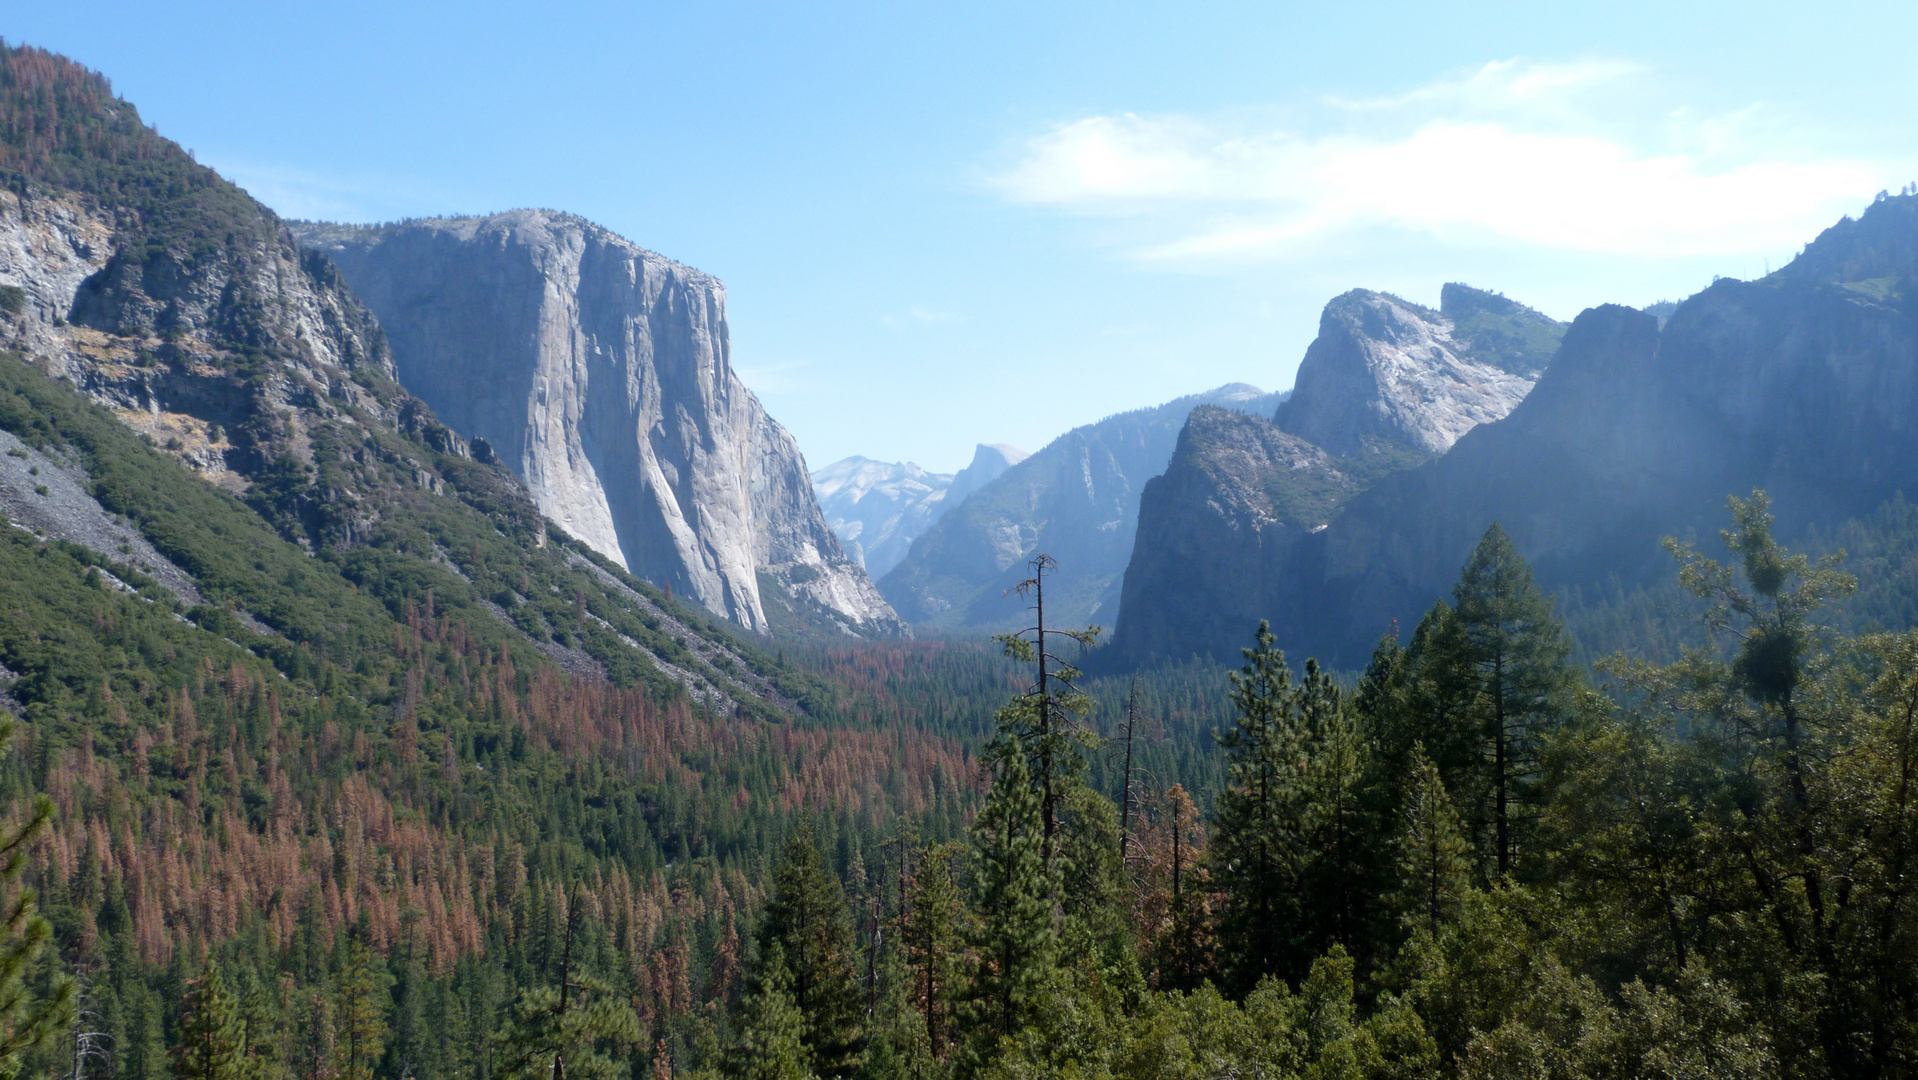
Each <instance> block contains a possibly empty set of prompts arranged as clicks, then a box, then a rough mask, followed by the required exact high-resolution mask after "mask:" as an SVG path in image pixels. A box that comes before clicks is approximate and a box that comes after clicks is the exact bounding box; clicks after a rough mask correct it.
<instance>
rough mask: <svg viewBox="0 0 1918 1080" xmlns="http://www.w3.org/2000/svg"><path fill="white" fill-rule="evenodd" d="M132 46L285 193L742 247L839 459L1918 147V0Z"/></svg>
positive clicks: (936, 462) (775, 356) (769, 339)
mask: <svg viewBox="0 0 1918 1080" xmlns="http://www.w3.org/2000/svg"><path fill="white" fill-rule="evenodd" d="M0 34H4V35H5V37H6V38H7V40H8V41H10V42H26V43H30V44H35V45H40V46H43V47H46V48H51V49H54V50H57V51H59V52H63V53H66V54H68V55H70V56H73V57H74V58H76V59H78V60H80V61H81V62H83V63H85V64H87V65H89V66H91V67H95V68H98V69H100V70H101V71H104V72H105V73H106V74H107V75H108V76H109V77H110V78H112V80H113V83H114V87H115V88H116V89H117V90H118V91H119V92H120V93H121V94H123V95H124V96H126V97H127V98H128V99H130V100H131V101H133V102H134V103H135V104H137V105H138V106H139V107H140V109H141V112H142V115H144V116H145V117H146V119H147V120H148V121H149V122H151V123H154V124H156V125H157V126H158V127H159V130H160V131H161V133H162V134H164V135H167V136H169V137H171V138H174V139H176V140H178V141H180V142H181V143H183V144H185V145H186V146H188V147H190V148H192V149H194V150H195V151H196V152H197V153H198V155H199V158H200V160H201V161H203V162H207V163H209V164H211V165H213V166H214V167H215V168H217V169H219V170H220V171H221V172H222V173H223V174H225V175H227V176H230V177H232V178H234V179H236V180H238V181H239V182H240V183H241V184H242V185H244V186H245V187H246V188H247V189H248V190H250V191H251V192H252V193H253V194H254V195H256V196H258V197H259V198H260V199H261V200H262V201H264V202H266V203H267V204H268V205H270V206H272V207H273V208H275V209H276V210H278V211H280V212H281V213H282V214H284V215H287V216H295V217H323V218H331V219H338V220H352V221H367V220H385V219H392V218H398V217H406V216H425V215H432V214H442V213H449V212H452V213H461V212H484V211H493V210H504V209H508V208H511V207H517V206H547V207H555V208H558V209H564V210H571V211H575V212H577V213H580V214H583V215H585V216H587V217H589V218H592V219H594V220H596V221H599V222H601V223H603V224H605V225H607V226H609V227H611V228H613V229H614V230H616V231H618V232H620V233H622V234H624V235H626V236H628V237H630V238H632V239H633V240H635V241H637V242H638V243H640V244H642V245H644V246H646V247H649V248H652V249H654V250H656V251H659V252H661V253H663V254H665V255H667V256H670V257H672V258H675V259H678V260H680V261H682V262H686V263H690V264H691V265H694V266H697V267H699V268H700V269H702V270H706V271H708V272H711V273H714V274H717V275H719V276H720V277H721V278H723V279H724V280H725V281H726V284H727V289H728V299H729V305H730V314H731V320H732V333H733V337H732V341H733V360H734V363H735V365H736V366H737V368H738V369H739V371H740V372H741V374H742V375H743V376H744V377H745V379H746V382H747V384H748V385H749V386H751V387H752V388H753V389H754V390H755V391H757V392H758V393H759V395H760V397H761V398H762V399H763V400H764V401H765V402H766V405H767V407H768V409H769V410H770V411H771V412H772V414H773V415H774V416H775V417H777V418H778V419H779V420H780V421H782V422H783V423H784V424H785V425H786V426H787V427H788V428H790V429H791V430H792V431H793V433H794V434H795V435H796V436H797V437H798V439H799V443H800V446H801V448H802V449H803V450H804V451H805V452H806V455H807V458H808V460H809V461H810V462H811V463H812V464H814V465H815V466H819V465H824V464H826V463H829V462H831V461H834V460H836V459H838V458H841V457H844V456H846V455H849V454H855V453H857V454H865V455H867V456H870V457H876V458H882V459H887V460H901V459H910V460H913V461H917V462H919V463H920V464H922V465H924V466H926V467H928V468H933V469H938V470H946V471H950V470H952V469H956V468H958V467H959V466H961V465H963V464H964V463H965V462H966V460H967V459H968V458H969V457H970V454H971V448H972V446H973V444H974V443H975V442H1011V443H1015V444H1018V445H1020V446H1023V447H1025V448H1027V449H1029V450H1030V449H1036V448H1038V446H1040V445H1041V444H1043V443H1044V442H1046V441H1047V440H1048V439H1050V438H1052V437H1054V436H1056V435H1058V434H1059V433H1060V432H1062V431H1064V430H1066V429H1067V428H1070V427H1072V426H1074V425H1077V424H1081V423H1085V422H1087V421H1090V420H1094V419H1097V418H1098V417H1100V416H1104V415H1107V414H1109V413H1112V412H1117V411H1120V410H1123V409H1129V408H1135V407H1138V406H1143V405H1150V404H1155V403H1157V402H1160V401H1164V400H1167V399H1169V398H1172V397H1176V396H1178V395H1180V394H1184V393H1191V392H1194V391H1198V390H1203V389H1207V388H1209V387H1212V386H1216V385H1218V384H1220V383H1225V382H1231V381H1244V382H1251V383H1256V384H1257V385H1259V386H1261V387H1264V388H1265V389H1268V390H1276V389H1281V388H1284V387H1286V386H1289V385H1291V382H1292V375H1293V371H1294V369H1295V368H1296V367H1297V365H1298V361H1299V357H1300V355H1301V354H1302V353H1303V351H1304V349H1305V346H1306V344H1307V343H1308V342H1309V341H1310V340H1311V338H1312V335H1313V333H1314V332H1315V329H1316V326H1317V321H1318V312H1319V309H1320V307H1321V306H1323V304H1324V303H1325V301H1326V300H1327V299H1329V298H1331V297H1332V296H1334V295H1336V294H1338V293H1340V292H1343V291H1344V290H1346V289H1348V288H1353V287H1355V286H1364V287H1368V288H1376V289H1385V290H1389V291H1391V292H1395V293H1398V294H1400V295H1401V296H1404V297H1406V298H1408V299H1411V300H1415V301H1418V302H1422V303H1427V304H1436V303H1437V301H1438V291H1439V286H1440V285H1441V284H1442V283H1444V282H1446V281H1453V280H1457V281H1465V282H1467V283H1470V284H1472V285H1476V286H1479V287H1481V288H1490V289H1496V290H1499V291H1502V292H1504V293H1506V294H1507V295H1509V296H1512V297H1514V298H1516V299H1519V300H1522V301H1524V302H1526V303H1529V304H1532V305H1534V306H1536V307H1539V308H1541V309H1542V310H1544V311H1546V312H1547V313H1549V314H1551V315H1554V316H1556V317H1559V318H1566V319H1569V318H1571V317H1572V316H1573V315H1575V314H1577V312H1578V311H1579V310H1580V309H1582V308H1585V307H1588V306H1591V305H1593V304H1598V303H1604V302H1607V301H1615V302H1621V303H1628V304H1634V305H1639V304H1645V303H1650V302H1652V301H1655V300H1659V299H1664V298H1679V297H1683V296H1685V295H1688V294H1689V293H1691V292H1694V291H1696V290H1697V289H1699V288H1701V287H1703V286H1704V285H1706V284H1709V283H1710V281H1711V279H1712V276H1713V275H1726V276H1733V277H1756V276H1758V275H1760V274H1763V273H1764V272H1765V269H1766V267H1767V266H1771V267H1776V266H1778V265H1780V264H1781V263H1782V262H1784V261H1785V260H1787V259H1789V258H1790V257H1791V255H1792V254H1793V253H1794V252H1795V251H1796V250H1797V249H1798V248H1799V247H1800V246H1802V244H1803V243H1804V242H1805V241H1807V240H1809V239H1811V237H1812V236H1814V235H1815V234H1816V233H1817V231H1818V230H1819V229H1821V228H1823V227H1824V226H1825V225H1828V224H1829V223H1830V222H1832V221H1834V220H1836V219H1837V218H1838V217H1839V216H1840V215H1841V214H1844V213H1856V212H1857V211H1858V210H1859V209H1860V208H1862V207H1863V206H1864V205H1865V204H1866V203H1867V202H1868V201H1869V200H1870V198H1871V196H1872V195H1873V194H1874V193H1876V192H1877V191H1879V190H1880V189H1896V188H1897V187H1899V186H1901V185H1903V184H1904V183H1906V182H1908V181H1911V180H1918V51H1915V50H1914V49H1913V48H1912V42H1914V41H1918V5H1909V4H1875V5H1864V4H1858V5H1847V4H1837V3H1823V4H1816V5H1814V4H1806V3H1802V2H1800V3H1791V4H1761V3H1751V2H1747V3H1739V4H1709V5H1706V4H1700V5H1691V6H1681V5H1675V4H1672V3H1669V2H1667V3H1646V4H1631V3H1608V4H1603V5H1598V4H1593V5H1581V6H1580V7H1578V8H1573V7H1571V6H1561V5H1554V4H1548V3H1541V2H1539V0H1531V2H1527V3H1522V4H1510V5H1502V4H1489V3H1473V4H1437V3H1429V2H1428V3H1424V4H1416V5H1410V4H1408V5H1387V4H1378V5H1362V4H1342V5H1333V4H1311V5H1306V4H1298V5H1291V4H1238V5H1229V4H1218V5H1199V4H1184V3H1181V4H1165V5H1154V6H1132V5H1125V4H1118V3H1111V2H1107V3H1099V4H1083V5H1067V4H1051V5H1036V4H1031V3H1022V4H1008V5H990V4H984V3H970V4H945V5H924V4H901V3H892V4H883V5H872V6H866V7H861V6H851V5H823V4H804V5H802V4H791V5H764V6H758V5H737V4H721V3H713V2H703V3H688V4H674V5H660V4H621V5H614V4H606V5H564V4H554V3H547V4H540V5H521V6H513V5H496V4H484V3H472V2H467V3H460V4H444V5H441V4H406V3H396V2H385V3H379V4H307V5H292V4H284V5H280V4H275V5H264V4H253V3H249V4H192V3H153V2H151V0H149V2H146V3H139V4H123V3H112V2H101V0H89V2H87V3H76V2H73V0H54V2H41V0H10V2H9V3H8V4H6V5H5V7H4V8H0Z"/></svg>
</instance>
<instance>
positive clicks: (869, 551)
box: [812, 443, 1028, 578]
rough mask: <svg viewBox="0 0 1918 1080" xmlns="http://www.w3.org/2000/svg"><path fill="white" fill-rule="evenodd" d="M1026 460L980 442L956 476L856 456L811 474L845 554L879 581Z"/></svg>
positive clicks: (1000, 445) (1002, 445)
mask: <svg viewBox="0 0 1918 1080" xmlns="http://www.w3.org/2000/svg"><path fill="white" fill-rule="evenodd" d="M1027 456H1028V455H1027V454H1026V452H1025V451H1024V450H1021V449H1019V448H1018V447H1016V446H1008V445H1006V444H1005V443H994V444H992V445H987V444H985V443H980V444H979V446H978V448H977V449H976V450H974V451H973V455H972V462H971V464H969V465H967V466H966V467H965V468H963V469H961V470H959V471H958V472H957V473H929V472H927V471H926V470H924V469H922V468H920V467H919V466H917V465H915V464H913V463H912V462H910V461H904V462H888V461H874V460H873V459H871V458H868V457H857V456H855V457H849V458H845V459H843V460H840V461H835V462H833V463H832V464H831V465H828V466H826V467H825V468H823V469H820V470H818V471H816V472H814V473H813V474H812V488H813V494H814V495H816V496H818V498H819V509H820V510H821V511H822V512H824V513H825V515H826V524H827V525H829V526H831V527H832V531H833V535H835V536H837V537H839V542H840V543H841V544H843V545H844V546H845V549H846V554H847V555H849V556H851V557H852V558H853V559H855V560H857V561H858V563H859V565H861V566H863V567H865V568H866V572H867V573H868V574H871V575H872V576H873V577H875V578H879V577H884V576H885V574H886V571H888V570H891V569H892V568H893V567H894V566H897V565H898V564H899V561H900V560H901V559H903V558H905V557H906V551H907V549H909V548H910V547H911V546H912V542H913V540H915V539H916V538H918V536H919V535H920V534H921V533H923V532H925V531H926V530H927V529H928V528H930V527H931V525H932V523H933V522H934V521H937V520H938V519H939V516H940V515H941V514H943V513H945V512H946V511H947V510H950V509H952V508H953V507H955V506H957V505H959V504H960V503H962V502H964V501H965V500H966V496H968V495H971V494H972V493H973V492H975V491H977V490H979V489H980V488H982V487H984V486H985V485H986V484H988V483H990V482H992V481H993V480H996V479H998V478H999V476H1000V475H1001V474H1003V473H1004V472H1005V471H1006V470H1007V469H1010V468H1012V467H1013V466H1014V465H1016V464H1018V463H1019V462H1021V461H1024V460H1025V459H1026V457H1027Z"/></svg>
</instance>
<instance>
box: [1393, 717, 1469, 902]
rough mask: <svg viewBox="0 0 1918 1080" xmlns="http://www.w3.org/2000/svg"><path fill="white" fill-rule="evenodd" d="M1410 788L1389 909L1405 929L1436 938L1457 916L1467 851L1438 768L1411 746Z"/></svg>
mask: <svg viewBox="0 0 1918 1080" xmlns="http://www.w3.org/2000/svg"><path fill="white" fill-rule="evenodd" d="M1411 772H1412V777H1411V783H1410V784H1409V786H1408V790H1407V792H1406V797H1405V809H1404V811H1403V812H1402V813H1401V814H1400V817H1399V829H1398V835H1397V836H1396V837H1395V838H1394V846H1395V847H1396V848H1397V856H1398V858H1397V864H1398V865H1397V870H1398V888H1397V891H1396V892H1395V893H1394V894H1393V906H1394V907H1395V908H1397V909H1398V912H1399V918H1400V921H1401V922H1402V923H1403V924H1404V925H1406V926H1407V927H1422V928H1424V929H1425V930H1426V931H1427V932H1429V933H1434V934H1436V933H1437V932H1438V928H1439V927H1440V925H1442V924H1444V923H1446V922H1449V921H1450V920H1451V919H1452V918H1453V916H1454V915H1455V913H1456V912H1457V910H1458V905H1459V901H1460V898H1461V897H1462V896H1463V895H1464V893H1465V890H1466V889H1468V888H1469V887H1470V880H1471V877H1470V875H1471V861H1470V851H1471V848H1470V846H1469V845H1467V844H1466V842H1465V838H1464V837H1463V836H1461V835H1460V833H1459V822H1458V811H1457V810H1455V809H1454V808H1453V807H1452V798H1451V796H1450V795H1448V794H1446V791H1445V781H1444V780H1443V779H1441V778H1440V777H1439V771H1438V766H1437V765H1434V764H1432V761H1431V759H1430V758H1428V757H1426V756H1425V747H1424V746H1422V745H1420V746H1414V747H1413V756H1412V766H1411Z"/></svg>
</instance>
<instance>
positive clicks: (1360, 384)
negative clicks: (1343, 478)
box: [1276, 284, 1565, 457]
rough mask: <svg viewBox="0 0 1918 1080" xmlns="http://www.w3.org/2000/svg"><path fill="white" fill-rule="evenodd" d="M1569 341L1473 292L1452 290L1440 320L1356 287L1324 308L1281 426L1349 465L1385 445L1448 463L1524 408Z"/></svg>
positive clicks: (1503, 302) (1504, 303)
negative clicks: (1468, 439)
mask: <svg viewBox="0 0 1918 1080" xmlns="http://www.w3.org/2000/svg"><path fill="white" fill-rule="evenodd" d="M1564 332H1565V327H1564V325H1563V324H1561V323H1557V322H1554V321H1552V320H1551V319H1548V318H1546V317H1545V316H1543V315H1540V314H1539V313H1538V312H1535V311H1533V310H1531V309H1530V308H1527V307H1524V306H1522V305H1520V304H1517V303H1514V302H1513V301H1510V300H1507V299H1505V298H1504V297H1501V296H1497V295H1496V294H1493V293H1486V292H1481V291H1479V290H1477V289H1471V288H1468V287H1466V286H1463V285H1458V284H1450V285H1447V286H1445V289H1444V291H1443V292H1442V294H1441V303H1440V310H1438V311H1433V310H1431V309H1430V308H1424V307H1420V306H1419V305H1417V304H1413V303H1409V302H1407V301H1404V300H1401V299H1399V298H1398V297H1396V296H1392V295H1390V294H1388V293H1379V292H1371V291H1369V290H1366V289H1354V290H1352V291H1351V292H1348V293H1346V294H1345V295H1343V296H1340V297H1337V298H1336V299H1334V300H1333V301H1332V302H1331V303H1329V304H1327V305H1325V312H1324V314H1323V315H1321V316H1320V318H1319V335H1318V337H1317V338H1316V339H1314V340H1313V342H1312V344H1311V346H1310V347H1309V348H1308V349H1307V350H1306V352H1305V359H1304V360H1302V361H1301V362H1300V363H1299V374H1298V378H1297V381H1296V382H1295V383H1294V384H1293V387H1292V396H1291V397H1290V398H1289V399H1287V400H1286V402H1285V404H1283V405H1281V406H1279V409H1278V415H1277V417H1276V421H1277V423H1278V425H1279V427H1281V428H1283V429H1285V430H1286V431H1288V432H1291V433H1292V434H1294V435H1297V436H1299V437H1300V438H1302V439H1305V440H1307V441H1308V442H1312V443H1316V444H1318V445H1319V446H1320V447H1323V448H1324V449H1325V450H1327V451H1329V452H1331V453H1333V454H1335V455H1338V456H1340V457H1354V456H1357V455H1360V454H1363V453H1365V452H1366V450H1367V449H1368V448H1369V447H1372V446H1374V445H1375V444H1378V443H1381V442H1382V443H1387V444H1391V445H1393V446H1397V447H1401V448H1404V449H1407V450H1411V451H1414V452H1418V453H1427V454H1442V453H1444V452H1445V451H1446V450H1448V449H1450V448H1451V446H1452V444H1453V443H1455V442H1457V441H1458V438H1459V436H1461V435H1463V434H1465V433H1466V432H1467V431H1470V430H1471V429H1472V428H1474V427H1477V426H1478V425H1479V424H1483V423H1487V422H1489V421H1492V420H1497V419H1499V418H1500V417H1502V416H1504V415H1505V414H1507V413H1509V412H1511V411H1512V409H1513V407H1514V406H1516V405H1517V404H1518V403H1519V402H1520V401H1523V400H1524V399H1525V395H1526V394H1527V393H1529V392H1530V391H1531V389H1532V382H1533V380H1534V379H1536V378H1537V376H1538V372H1539V371H1540V370H1541V369H1543V368H1544V367H1545V364H1546V362H1547V361H1549V360H1550V357H1551V350H1552V349H1553V348H1555V347H1556V346H1557V344H1558V338H1559V337H1560V336H1561V335H1562V334H1563V333H1564Z"/></svg>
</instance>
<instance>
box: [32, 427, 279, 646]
mask: <svg viewBox="0 0 1918 1080" xmlns="http://www.w3.org/2000/svg"><path fill="white" fill-rule="evenodd" d="M0 513H4V514H5V515H6V517H7V520H8V521H10V522H12V523H13V524H14V525H16V526H19V527H22V528H25V529H28V530H31V531H32V532H34V533H36V534H38V535H40V536H46V537H51V538H53V539H57V540H65V541H67V542H68V543H70V544H78V545H80V546H81V547H84V548H87V549H89V550H91V551H93V552H95V553H96V554H99V555H103V556H105V557H106V558H107V559H109V560H111V561H113V562H116V563H126V564H128V565H130V566H132V567H133V569H135V570H138V571H140V572H141V573H143V574H145V575H147V576H148V577H150V578H152V579H154V580H155V581H158V582H159V583H160V584H161V585H164V586H166V588H167V590H168V591H169V592H171V593H173V595H174V596H176V597H179V599H180V602H181V603H184V604H186V605H187V606H189V607H196V606H198V605H200V604H203V603H205V601H204V600H202V599H201V597H200V590H199V587H198V586H196V585H195V584H194V583H193V577H192V575H190V574H188V573H187V572H186V571H184V570H182V569H180V568H179V567H178V566H176V565H174V563H173V560H171V559H169V558H167V557H166V556H165V555H162V554H160V553H159V552H158V551H156V550H155V549H154V547H153V545H152V544H150V543H148V542H147V539H146V537H144V536H142V535H140V531H139V530H138V529H135V528H133V527H132V526H131V525H129V524H127V523H126V522H124V521H122V520H120V519H119V518H117V517H115V516H114V515H112V514H110V513H108V512H107V510H106V508H105V507H103V506H101V505H100V502H99V500H98V499H95V498H94V497H93V493H92V492H91V491H89V490H88V481H87V474H86V470H85V469H83V468H81V467H80V464H79V462H78V461H76V460H73V459H72V457H71V456H69V455H61V456H60V457H57V458H56V457H54V456H52V455H50V454H46V453H43V452H41V451H39V450H36V449H34V448H33V447H31V446H28V445H27V444H25V443H23V442H21V441H20V440H19V439H18V438H15V437H14V435H13V434H12V433H11V432H7V431H0ZM256 632H264V633H271V632H272V631H270V630H266V629H265V628H264V627H259V628H257V629H256Z"/></svg>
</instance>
